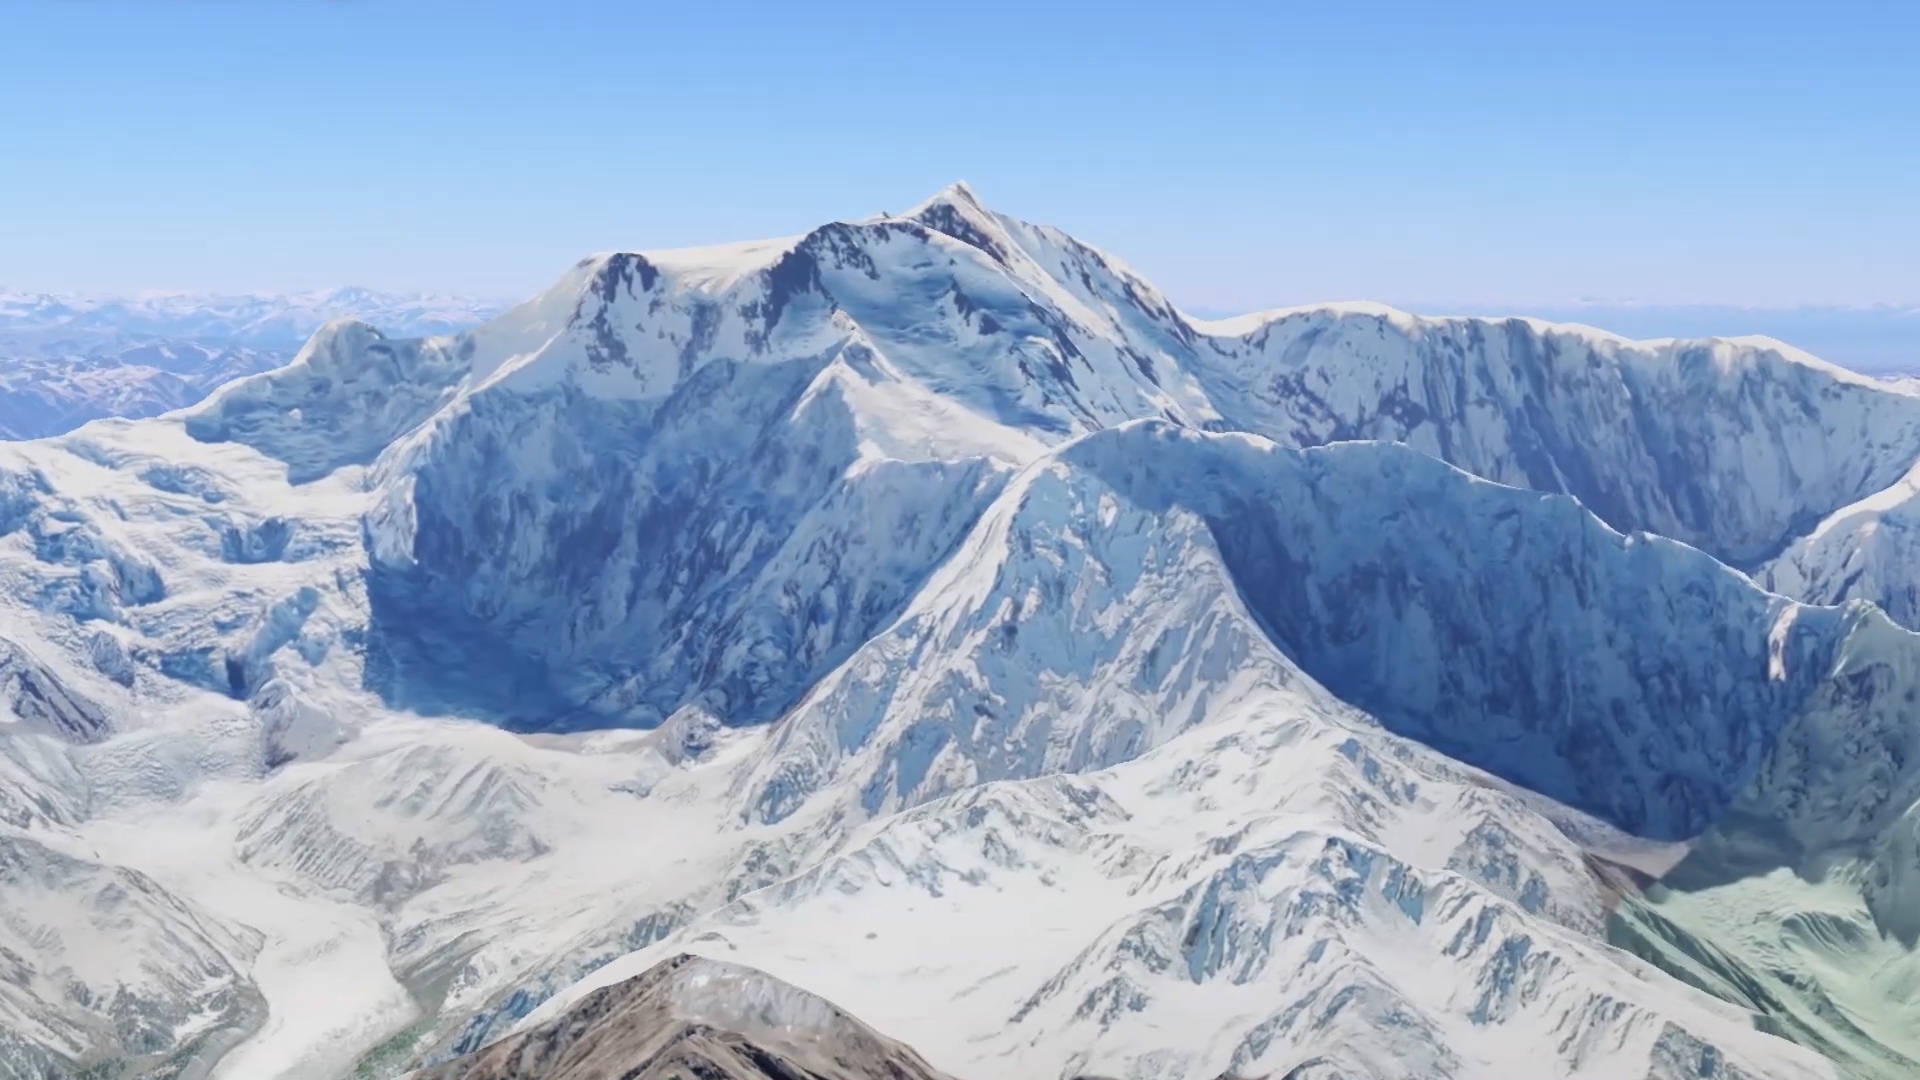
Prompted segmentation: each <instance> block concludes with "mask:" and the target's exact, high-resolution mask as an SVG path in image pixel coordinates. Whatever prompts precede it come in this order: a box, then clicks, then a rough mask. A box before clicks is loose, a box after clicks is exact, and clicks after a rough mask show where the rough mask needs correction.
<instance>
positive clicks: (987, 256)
mask: <svg viewBox="0 0 1920 1080" xmlns="http://www.w3.org/2000/svg"><path fill="white" fill-rule="evenodd" d="M1917 459H1920V398H1916V397H1914V396H1911V395H1909V394H1907V393H1904V392H1902V391H1901V390H1900V389H1899V388H1897V387H1892V386H1889V385H1885V384H1881V383H1877V382H1874V381H1871V380H1865V379H1861V378H1859V377H1856V376H1853V375H1851V374H1849V373H1846V372H1843V371H1839V370H1836V369H1833V368H1831V367H1828V366H1826V365H1823V364H1821V363H1820V362H1819V361H1817V360H1814V359H1813V358H1811V357H1807V356H1804V355H1802V354H1798V353H1796V352H1794V351H1793V350H1791V349H1788V348H1786V347H1785V346H1780V345H1777V344H1775V343H1769V342H1764V341H1732V342H1729V341H1707V342H1644V343H1643V342H1630V341H1626V340H1623V339H1620V338H1616V337H1612V336H1610V335H1607V334H1604V333H1601V332H1599V331H1594V330H1589V329H1584V328H1579V327H1561V326H1550V325H1547V324H1543V323H1538V322H1532V321H1527V320H1475V319H1423V318H1417V317H1414V316H1411V315H1406V314H1403V313H1399V312H1395V311H1391V310H1388V309H1384V308H1377V307H1370V306H1364V305H1349V306H1342V307H1332V308H1320V309H1311V310H1299V311H1284V312H1272V313H1267V314H1264V315H1259V316H1251V317H1247V318H1243V319H1237V320H1226V321H1217V322H1205V321H1200V320H1195V319H1191V318H1189V317H1187V316H1185V315H1183V314H1181V313H1180V312H1178V311H1176V310H1175V309H1174V308H1173V307H1172V306H1171V305H1170V304H1168V303H1167V302H1166V301H1165V299H1164V298H1163V297H1161V296H1160V295H1159V294H1158V293H1157V292H1155V291H1154V289H1153V288H1152V287H1151V286H1150V285H1148V284H1147V283H1146V282H1144V281H1143V280H1141V279H1140V278H1139V277H1138V276H1137V275H1134V274H1132V273H1131V272H1130V271H1128V270H1126V269H1125V268H1124V267H1123V266H1122V265H1121V264H1120V263H1119V262H1118V261H1117V260H1114V259H1113V258H1111V257H1110V256H1107V255H1105V254H1102V253H1100V252H1097V251H1095V250H1093V249H1091V248H1088V247H1086V246H1085V245H1083V244H1080V243H1079V242H1077V241H1075V240H1073V239H1071V238H1069V237H1066V236H1065V235H1063V234H1060V233H1058V232H1056V231H1054V230H1050V229H1045V228H1041V227H1036V226H1032V225H1028V224H1026V223H1023V222H1020V221H1017V220H1015V219H1012V218H1009V217H1005V216H1003V215H999V214H995V213H992V212H991V211H988V210H986V209H985V208H983V207H982V206H981V205H980V204H979V203H978V201H977V200H976V199H975V198H974V197H973V196H972V194H971V193H970V192H968V191H967V190H965V189H964V188H954V189H951V190H949V191H946V192H943V193H941V194H940V195H938V196H936V197H935V198H934V199H933V200H930V201H929V202H928V203H927V204H925V205H923V206H921V207H919V208H917V209H915V210H914V211H912V212H911V213H909V214H907V215H904V216H899V217H892V216H886V217H880V218H875V219H871V220H867V221H860V222H841V223H834V224H830V225H826V226H823V227H821V228H819V229H816V230H813V231H812V232H810V233H807V234H805V235H803V236H798V237H792V238H787V239H782V240H776V241H769V242H765V243H750V244H742V245H731V246H727V247H722V248H710V249H697V250H691V251H668V252H649V253H645V254H633V253H622V254H616V255H608V256H600V257H595V258H591V259H588V260H585V261H583V262H581V263H580V264H579V265H577V266H576V267H575V268H573V270H572V271H570V272H569V273H568V275H567V276H566V277H565V278H564V279H563V280H562V281H561V282H560V283H558V284H557V285H556V286H555V287H554V288H553V289H551V290H549V291H548V292H547V293H545V294H543V295H541V296H539V297H537V298H535V299H534V300H532V301H530V302H528V303H527V304H524V305H521V306H520V307H518V308H515V309H513V310H512V311H510V312H507V313H505V314H504V315H502V316H500V317H499V318H497V319H493V320H491V321H489V322H487V323H485V324H484V325H482V326H479V327H477V328H475V329H473V330H472V331H470V332H466V333H461V334H455V335H448V336H435V337H425V338H408V337H404V336H401V335H398V334H391V335H390V334H386V333H382V332H381V331H379V330H376V329H375V328H373V327H372V326H369V325H365V324H359V323H336V324H333V325H330V326H329V327H327V328H326V329H324V330H323V331H321V332H320V333H319V334H317V335H316V336H315V337H314V338H313V340H311V341H310V342H309V343H308V345H307V346H306V347H305V348H304V349H302V350H301V352H300V354H299V355H298V357H297V358H296V359H295V360H293V361H292V362H291V363H289V364H287V365H285V366H283V367H280V368H277V369H275V370H272V371H269V372H265V373H263V374H260V375H256V376H252V377H249V378H245V379H241V380H239V381H237V382H234V383H232V384H230V385H228V386H226V387H224V388H223V389H221V390H220V391H218V392H217V393H216V394H215V395H214V396H213V397H212V398H211V399H210V400H208V401H207V402H205V403H203V404H202V405H200V406H198V407H195V408H193V409H191V410H188V411H185V412H183V413H178V414H174V415H169V416H165V417H159V418H154V419H151V420H146V421H140V422H109V423H102V424H96V425H92V426H90V427H88V428H87V429H85V430H83V431H80V432H77V433H74V434H71V435H68V436H65V437H62V438H59V439H53V440H47V441H42V442H33V443H22V444H5V445H0V586H3V587H0V616H3V617H0V631H4V634H0V637H4V642H0V847H7V848H8V850H15V851H17V852H20V853H22V855H21V857H20V858H19V859H16V860H15V861H16V862H17V863H19V866H18V867H17V868H16V869H17V871H18V872H17V873H15V874H14V875H12V880H11V881H10V882H5V883H0V889H4V890H5V895H4V896H0V901H4V902H5V903H4V905H0V910H5V911H7V912H8V913H9V915H10V916H12V915H15V914H18V913H25V914H21V915H19V917H17V918H13V920H12V922H9V923H6V926H11V927H13V928H14V929H12V930H11V931H9V932H8V935H7V936H6V940H5V942H4V944H5V949H6V950H7V955H6V956H5V957H0V959H4V960H5V961H6V963H7V964H8V965H11V966H10V967H8V969H7V970H8V971H9V972H11V973H13V974H10V975H9V976H8V977H7V978H4V979H0V1027H4V1029H5V1030H6V1031H8V1032H10V1033H13V1032H17V1033H20V1034H19V1036H18V1037H17V1038H16V1039H15V1040H14V1042H12V1043H10V1044H8V1045H6V1046H0V1073H4V1072H5V1070H6V1069H7V1068H13V1069H14V1071H16V1072H26V1073H27V1074H29V1075H32V1071H31V1070H33V1069H38V1070H40V1071H41V1072H45V1071H47V1070H49V1069H53V1070H56V1071H57V1070H58V1069H59V1068H63V1067H66V1066H69V1065H71V1066H73V1067H75V1068H78V1067H82V1066H84V1065H87V1064H90V1063H93V1062H95V1061H96V1060H98V1059H100V1058H103V1057H116V1056H117V1057H119V1058H129V1055H133V1054H135V1053H136V1052H137V1055H138V1060H140V1061H164V1062H171V1063H173V1064H176V1065H178V1067H179V1068H180V1069H181V1070H182V1075H196V1074H195V1073H194V1071H193V1070H198V1071H199V1072H202V1073H211V1074H213V1076H214V1078H215V1080H251V1078H252V1077H256V1076H274V1077H290V1078H294V1080H332V1078H334V1077H340V1076H347V1075H353V1074H355V1073H356V1072H358V1073H360V1074H362V1075H372V1076H377V1077H382V1078H384V1077H387V1076H389V1075H391V1074H393V1073H394V1072H397V1071H398V1070H400V1069H402V1068H408V1067H415V1066H419V1067H424V1068H426V1069H428V1070H429V1075H434V1076H440V1075H446V1076H476V1077H477V1076H483V1075H505V1076H520V1075H525V1076H534V1075H560V1076H574V1075H578V1076H581V1077H585V1076H588V1075H599V1074H600V1073H601V1072H603V1071H609V1070H610V1071H611V1072H610V1074H611V1075H622V1074H623V1073H631V1074H633V1075H638V1076H659V1077H666V1076H673V1075H681V1074H695V1075H698V1074H701V1070H706V1072H707V1074H712V1075H721V1076H789V1077H791V1076H802V1077H818V1078H823V1080H824V1078H838V1077H852V1076H865V1075H876V1070H879V1071H878V1072H877V1075H897V1076H901V1077H931V1076H934V1075H938V1074H936V1073H935V1072H934V1071H933V1070H934V1069H935V1068H937V1069H938V1070H941V1071H942V1072H943V1073H944V1074H950V1075H952V1076H955V1077H966V1078H979V1080H986V1078H989V1077H1002V1076H1012V1077H1022V1078H1024V1077H1028V1076H1031V1077H1036V1078H1040V1080H1046V1078H1065V1077H1073V1076H1113V1077H1124V1078H1126V1080H1212V1078H1217V1077H1222V1076H1233V1077H1284V1076H1291V1077H1298V1078H1303V1080H1329V1078H1334V1077H1339V1078H1343V1080H1355V1078H1360V1080H1404V1078H1405V1077H1407V1076H1419V1077H1422V1078H1423V1080H1424V1078H1429V1077H1430V1078H1434V1080H1480V1078H1484V1077H1492V1076H1535V1075H1553V1076H1566V1077H1571V1078H1580V1080H1611V1078H1613V1077H1619V1076H1627V1077H1634V1078H1641V1077H1648V1078H1652V1080H1683V1078H1684V1080H1701V1078H1703V1077H1704V1078H1709V1080H1748V1078H1756V1077H1764V1078H1766V1080H1833V1077H1834V1075H1835V1069H1834V1065H1833V1063H1834V1062H1836V1061H1837V1062H1842V1063H1843V1064H1844V1067H1846V1068H1855V1067H1856V1066H1860V1063H1867V1065H1865V1066H1861V1067H1879V1066H1875V1065H1873V1064H1872V1063H1874V1062H1879V1063H1880V1066H1886V1067H1887V1068H1885V1069H1882V1071H1881V1072H1879V1073H1874V1072H1861V1073H1860V1074H1859V1075H1863V1076H1873V1077H1875V1080H1879V1077H1880V1076H1882V1075H1892V1076H1898V1073H1897V1070H1894V1071H1893V1072H1888V1071H1887V1070H1888V1069H1892V1068H1893V1066H1896V1065H1899V1064H1900V1063H1901V1062H1902V1060H1903V1059H1904V1060H1914V1053H1913V1052H1912V1051H1911V1050H1910V1049H1908V1047H1907V1044H1906V1043H1903V1042H1902V1040H1903V1039H1906V1038H1907V1036H1906V1034H1904V1031H1905V1029H1904V1028H1903V1027H1902V1026H1901V1025H1902V1019H1901V1018H1902V1017H1903V1016H1904V1015H1905V1014H1904V1013H1903V1011H1902V1010H1903V1009H1905V1008H1906V1007H1907V1006H1908V1005H1909V1004H1910V1002H1911V1000H1912V987H1913V986H1914V985H1917V983H1916V982H1915V980H1914V977H1913V971H1914V968H1913V966H1912V964H1913V961H1912V957H1913V956H1914V955H1915V949H1914V943H1915V940H1916V938H1920V922H1917V921H1916V920H1915V918H1914V917H1913V914H1912V912H1913V911H1914V910H1915V908H1914V906H1913V904H1912V897H1913V896H1914V895H1915V893H1914V888H1915V885H1914V883H1915V882H1916V881H1920V870H1917V869H1916V867H1920V854H1916V852H1920V847H1916V845H1915V839H1914V838H1915V836H1916V835H1917V834H1916V832H1915V826H1914V822H1915V821H1916V820H1920V818H1916V815H1915V809H1914V808H1915V807H1916V806H1920V727H1916V725H1915V724H1914V723H1913V722H1912V716H1913V709H1914V702H1915V700H1916V696H1917V695H1920V638H1916V636H1915V635H1914V634H1912V633H1910V632H1909V631H1907V630H1905V629H1903V628H1902V627H1901V626H1900V625H1899V623H1900V621H1901V620H1902V618H1903V612H1904V611H1906V610H1908V609H1903V608H1901V607H1899V605H1898V604H1896V605H1895V606H1894V608H1893V609H1892V611H1893V616H1894V617H1893V618H1891V619H1890V618H1889V617H1888V615H1887V614H1886V613H1883V612H1882V611H1880V610H1877V609H1876V608H1875V607H1873V606H1872V605H1871V604H1869V603H1864V602H1860V601H1865V600H1869V599H1871V600H1887V601H1892V600H1897V599H1898V598H1899V597H1901V596H1903V595H1908V593H1903V592H1902V591H1901V590H1903V589H1905V590H1912V589H1913V588H1914V586H1915V582H1916V577H1915V575H1914V573H1913V572H1912V567H1911V566H1910V565H1908V563H1907V562H1905V561H1903V560H1902V559H1901V558H1900V554H1901V552H1902V551H1904V550H1905V548H1904V547H1903V546H1902V545H1903V543H1904V541H1903V540H1901V536H1902V535H1904V534H1903V533H1902V532H1901V530H1900V522H1902V521H1903V520H1905V517H1906V516H1907V514H1908V509H1907V503H1908V502H1909V501H1910V500H1909V498H1908V496H1909V495H1910V494H1911V492H1912V491H1913V490H1915V488H1916V485H1915V483H1914V481H1913V480H1912V478H1911V475H1912V474H1911V470H1912V468H1913V466H1914V464H1915V461H1916V460H1917ZM1655 534H1659V535H1655ZM1856 571H1857V572H1856ZM1757 581H1758V582H1763V583H1770V584H1771V586H1772V588H1774V589H1775V590H1779V591H1775V592H1770V591H1767V589H1766V588H1763V587H1762V585H1760V584H1756V582H1757ZM1814 601H1818V603H1814ZM1829 604H1830V605H1831V606H1828V605H1829ZM6 643H11V644H6ZM9 845H11V846H9ZM1676 865H1677V866H1678V867H1679V869H1678V870H1675V871H1674V872H1673V873H1671V874H1667V876H1666V877H1665V878H1664V879H1663V878H1662V877H1661V875H1662V874H1666V873H1667V871H1669V870H1670V869H1672V868H1673V867H1675V866H1676ZM1650 881H1659V882H1660V887H1659V888H1657V889H1656V888H1647V889H1645V890H1644V891H1642V892H1639V893H1638V894H1635V890H1636V889H1638V888H1639V885H1637V884H1636V883H1641V884H1644V883H1646V882H1650ZM1623 894H1635V895H1631V897H1630V902H1629V903H1627V904H1625V905H1623V904H1622V903H1621V899H1622V896H1623ZM129 897H132V898H133V900H129V899H128V898H129ZM134 900H137V901H138V902H133V901H134ZM1636 905H1637V906H1636ZM1729 913H1738V914H1737V918H1736V917H1735V916H1734V915H1732V914H1729ZM0 922H5V920H0ZM4 929H6V927H5V926H0V930H4ZM102 935H104V937H103V936H102ZM1610 935H1611V940H1612V941H1614V942H1617V943H1623V944H1627V945H1629V946H1630V948H1631V950H1632V954H1633V955H1629V954H1628V953H1626V952H1622V951H1621V950H1619V949H1617V948H1613V947H1610V945H1609V943H1608V942H1609V939H1610ZM97 940H108V941H110V942H111V943H112V944H113V946H114V947H112V948H110V949H95V948H86V947H82V945H83V943H86V942H92V941H97ZM1783 941H1785V942H1790V943H1791V947H1786V946H1782V945H1781V942H1783ZM1636 956H1637V957H1640V958H1644V959H1636V958H1635V957H1636ZM702 957H711V958H715V959H712V960H709V959H698V958H702ZM16 958H17V962H16ZM675 958H680V959H675ZM720 961H724V962H720ZM1646 961H1651V962H1650V963H1649V962H1646ZM169 965H171V966H169ZM738 965H751V967H744V966H738ZM14 975H17V976H18V977H17V978H15V977H14ZM796 987H804V988H805V992H802V991H800V990H798V989H795V988H796ZM815 995H817V996H815ZM262 1001H264V1003H265V1008H264V1010H263V1009H262V1008H260V1007H258V1005H259V1003H260V1002H262ZM829 1001H831V1002H832V1003H833V1004H832V1005H828V1004H827V1002H829ZM842 1010H845V1011H842ZM853 1015H857V1016H859V1017H860V1018H861V1021H864V1022H868V1023H872V1024H873V1025H875V1027H877V1028H878V1029H880V1030H883V1031H885V1032H886V1033H887V1036H886V1037H882V1036H879V1035H876V1034H874V1032H873V1031H872V1030H870V1029H868V1028H866V1027H864V1026H863V1024H862V1023H861V1022H856V1021H854V1020H852V1019H851V1018H850V1017H851V1016H853ZM1756 1016H1764V1017H1766V1018H1767V1019H1765V1020H1763V1021H1759V1022H1758V1024H1759V1026H1758V1027H1757V1026H1756V1023H1757V1022H1756V1020H1755V1017H1756ZM116 1017H136V1018H140V1020H141V1023H140V1026H139V1028H138V1030H139V1032H140V1045H139V1046H138V1047H131V1048H129V1047H123V1046H121V1045H120V1044H118V1043H114V1042H112V1041H111V1040H108V1039H105V1038H104V1037H103V1036H102V1035H101V1034H100V1033H101V1032H105V1031H108V1030H110V1029H112V1028H113V1025H114V1020H115V1018H116ZM263 1017H264V1018H265V1019H264V1020H263V1019H262V1018H263ZM1842 1021H1844V1023H1842ZM1780 1032H1784V1033H1786V1034H1788V1035H1790V1036H1792V1039H1793V1040H1794V1041H1788V1040H1786V1039H1782V1038H1779V1037H1777V1034H1775V1033H1780ZM891 1039H899V1040H901V1041H902V1042H903V1043H905V1044H908V1045H911V1046H912V1047H913V1048H914V1052H915V1053H908V1052H907V1051H905V1050H903V1049H901V1046H900V1045H899V1044H896V1043H894V1042H891V1041H890V1040H891ZM489 1044H492V1045H491V1046H489ZM476 1052H477V1056H473V1055H475V1054H476ZM915 1054H918V1055H919V1056H915ZM20 1063H25V1064H20ZM929 1063H930V1064H929ZM1889 1063H1891V1064H1889ZM170 1067H171V1066H170ZM889 1069H892V1070H895V1071H894V1072H892V1073H889V1072H887V1071H885V1070H889ZM490 1070H491V1071H490ZM1903 1080H1904V1078H1903Z"/></svg>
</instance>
